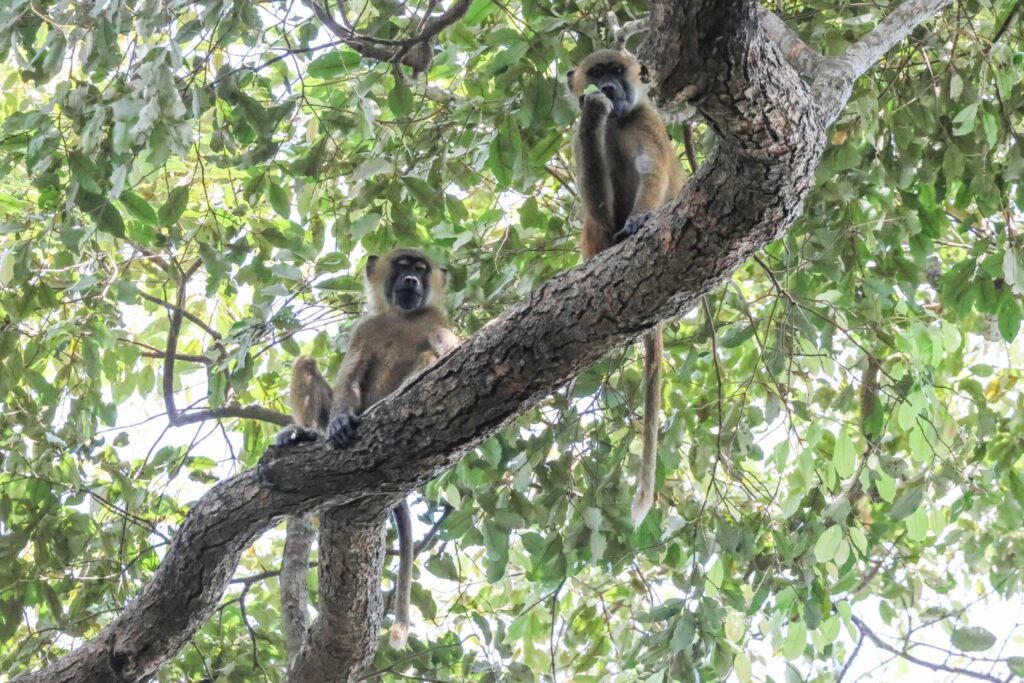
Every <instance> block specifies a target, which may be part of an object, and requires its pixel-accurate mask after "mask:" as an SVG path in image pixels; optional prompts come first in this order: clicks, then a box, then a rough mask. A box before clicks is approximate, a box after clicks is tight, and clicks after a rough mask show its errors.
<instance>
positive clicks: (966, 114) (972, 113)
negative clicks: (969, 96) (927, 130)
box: [953, 102, 978, 135]
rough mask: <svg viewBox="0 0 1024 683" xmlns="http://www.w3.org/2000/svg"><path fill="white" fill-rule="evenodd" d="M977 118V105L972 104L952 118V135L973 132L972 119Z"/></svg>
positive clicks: (975, 103)
mask: <svg viewBox="0 0 1024 683" xmlns="http://www.w3.org/2000/svg"><path fill="white" fill-rule="evenodd" d="M977 116H978V103H977V102H972V103H971V104H968V105H967V106H966V107H964V108H963V109H961V110H960V113H959V114H957V115H956V116H955V117H953V126H954V128H953V135H967V134H968V133H970V132H971V131H973V130H974V119H975V118H977Z"/></svg>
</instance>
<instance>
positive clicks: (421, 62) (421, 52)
mask: <svg viewBox="0 0 1024 683" xmlns="http://www.w3.org/2000/svg"><path fill="white" fill-rule="evenodd" d="M303 2H304V3H305V4H306V6H307V7H309V8H310V9H311V10H313V14H315V15H316V18H317V19H319V20H320V23H322V24H323V25H324V26H325V27H326V28H327V30H329V31H330V32H331V33H333V34H334V35H336V36H337V37H338V38H340V39H341V41H342V42H344V43H345V44H346V45H348V46H349V47H350V48H352V49H353V50H355V51H356V52H358V53H359V54H361V55H363V56H364V57H369V58H370V59H376V60H379V61H382V62H396V63H399V62H400V63H402V64H405V65H406V66H409V67H411V68H412V69H413V71H414V72H417V73H419V72H423V71H426V70H427V68H429V66H430V62H431V59H432V58H433V54H432V52H431V49H430V44H431V41H432V40H433V39H434V37H435V36H437V34H439V33H440V32H441V31H443V30H444V29H446V28H448V27H449V26H451V25H452V24H454V23H455V22H456V21H458V20H459V19H461V18H462V17H464V16H465V15H466V12H467V11H468V10H469V6H470V5H471V4H472V0H458V1H457V2H455V3H454V4H453V5H452V6H451V7H450V8H448V10H446V11H445V12H442V13H441V14H440V15H438V16H436V17H434V18H432V19H429V18H425V19H424V21H423V23H422V25H421V28H420V31H419V33H418V34H417V35H416V36H414V37H412V38H408V39H405V40H387V39H383V38H376V37H374V36H365V35H361V34H359V33H357V32H356V31H355V30H354V29H353V28H352V27H351V26H350V25H347V22H346V25H343V24H341V23H340V22H338V20H337V19H335V18H334V15H332V14H331V12H330V10H328V9H327V8H326V7H325V6H324V5H322V4H321V3H320V0H303Z"/></svg>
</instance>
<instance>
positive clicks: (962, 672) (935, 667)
mask: <svg viewBox="0 0 1024 683" xmlns="http://www.w3.org/2000/svg"><path fill="white" fill-rule="evenodd" d="M850 618H851V619H852V620H853V623H854V624H856V626H857V628H858V629H859V630H860V633H861V636H862V637H863V636H865V635H866V636H867V637H868V638H869V639H870V640H871V642H872V643H874V644H875V646H876V647H879V648H881V649H883V650H885V651H886V652H891V653H892V654H894V655H896V656H897V657H899V658H901V659H905V660H907V661H908V662H910V663H911V664H917V665H918V666H922V667H924V668H926V669H930V670H932V671H945V672H946V673H951V674H956V675H958V676H966V677H967V678H975V679H977V680H979V681H992V683H1004V682H1005V679H1002V678H998V677H996V676H989V675H988V674H982V673H978V672H977V671H971V670H970V669H963V668H960V667H955V666H948V665H946V664H940V663H938V662H929V661H927V660H924V659H921V658H920V657H915V656H914V655H912V654H910V653H909V652H908V651H907V650H905V649H904V650H900V649H899V648H897V647H895V646H893V645H890V644H889V643H887V642H885V641H884V640H882V639H881V638H880V637H879V636H878V634H876V633H875V632H874V631H872V630H871V629H869V628H868V627H867V624H865V623H864V622H863V621H861V620H860V619H858V618H857V616H856V615H851V617H850Z"/></svg>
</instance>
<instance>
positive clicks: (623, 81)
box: [566, 50, 641, 118]
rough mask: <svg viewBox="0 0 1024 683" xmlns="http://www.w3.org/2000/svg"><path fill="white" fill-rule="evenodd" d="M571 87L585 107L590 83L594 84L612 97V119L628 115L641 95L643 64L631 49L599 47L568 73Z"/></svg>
mask: <svg viewBox="0 0 1024 683" xmlns="http://www.w3.org/2000/svg"><path fill="white" fill-rule="evenodd" d="M566 79H567V81H568V83H569V90H570V91H571V92H572V94H573V95H575V96H576V97H577V99H578V101H579V103H580V107H582V106H583V97H584V94H585V91H586V89H587V87H588V86H591V85H593V86H594V87H596V88H597V89H598V90H600V91H601V92H602V93H603V94H604V96H605V97H607V98H608V99H609V100H611V103H612V111H611V114H610V116H611V117H612V118H620V117H623V116H626V115H628V114H629V113H630V112H632V111H633V108H634V107H635V106H636V103H637V98H638V97H639V95H640V87H641V79H640V64H639V63H638V62H637V61H636V59H635V58H634V57H633V56H632V55H630V54H629V53H628V52H620V51H618V50H598V51H597V52H594V53H593V54H591V55H590V56H588V57H587V58H586V59H584V60H583V63H582V64H580V66H579V68H577V69H573V70H572V71H570V72H569V73H568V74H567V75H566Z"/></svg>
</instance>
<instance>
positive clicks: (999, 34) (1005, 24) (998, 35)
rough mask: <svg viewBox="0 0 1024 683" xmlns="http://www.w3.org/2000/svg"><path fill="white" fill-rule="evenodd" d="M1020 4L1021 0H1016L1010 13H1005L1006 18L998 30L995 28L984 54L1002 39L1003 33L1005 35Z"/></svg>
mask: <svg viewBox="0 0 1024 683" xmlns="http://www.w3.org/2000/svg"><path fill="white" fill-rule="evenodd" d="M1021 4H1022V3H1021V0H1017V4H1015V5H1014V6H1013V8H1012V9H1011V10H1010V13H1009V14H1007V15H1006V19H1004V20H1003V23H1002V24H1001V25H1000V26H999V30H997V31H996V34H995V35H994V36H992V43H991V44H990V45H989V46H988V50H986V51H985V54H989V53H991V52H992V48H994V47H995V46H996V43H998V42H999V41H1000V40H1002V38H1003V35H1005V33H1006V31H1007V29H1009V28H1010V24H1012V23H1013V20H1014V19H1015V18H1016V16H1017V13H1018V12H1019V11H1020V6H1021Z"/></svg>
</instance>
